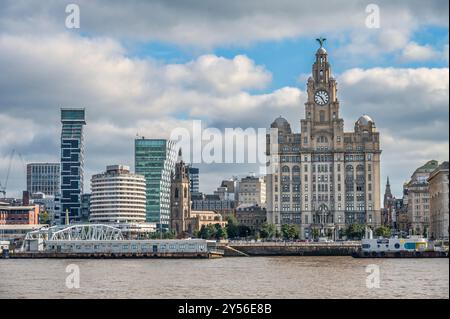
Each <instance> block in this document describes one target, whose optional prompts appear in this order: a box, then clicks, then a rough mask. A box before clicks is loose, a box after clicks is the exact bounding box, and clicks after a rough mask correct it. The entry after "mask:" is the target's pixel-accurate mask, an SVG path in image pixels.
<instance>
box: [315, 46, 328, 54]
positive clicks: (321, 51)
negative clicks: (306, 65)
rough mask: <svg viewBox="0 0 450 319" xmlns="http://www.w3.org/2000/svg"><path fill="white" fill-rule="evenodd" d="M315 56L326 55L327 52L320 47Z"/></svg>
mask: <svg viewBox="0 0 450 319" xmlns="http://www.w3.org/2000/svg"><path fill="white" fill-rule="evenodd" d="M317 54H327V50H325V48H324V47H320V48H319V49H318V50H317Z"/></svg>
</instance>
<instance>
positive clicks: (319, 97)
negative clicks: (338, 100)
mask: <svg viewBox="0 0 450 319" xmlns="http://www.w3.org/2000/svg"><path fill="white" fill-rule="evenodd" d="M328 101H329V96H328V92H327V91H325V90H319V91H317V92H316V94H314V102H316V103H317V104H319V105H325V104H327V103H328Z"/></svg>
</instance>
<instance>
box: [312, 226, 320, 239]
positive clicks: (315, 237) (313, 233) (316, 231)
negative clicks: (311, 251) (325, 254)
mask: <svg viewBox="0 0 450 319" xmlns="http://www.w3.org/2000/svg"><path fill="white" fill-rule="evenodd" d="M312 237H313V239H317V238H319V230H318V229H317V228H314V229H313V230H312Z"/></svg>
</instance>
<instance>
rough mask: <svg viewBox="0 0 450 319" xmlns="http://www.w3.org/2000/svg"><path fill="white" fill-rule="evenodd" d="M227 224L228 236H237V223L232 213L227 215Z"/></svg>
mask: <svg viewBox="0 0 450 319" xmlns="http://www.w3.org/2000/svg"><path fill="white" fill-rule="evenodd" d="M227 221H228V225H227V234H228V237H229V238H237V237H239V228H238V226H239V223H238V221H237V219H236V217H234V216H233V215H230V216H228V217H227Z"/></svg>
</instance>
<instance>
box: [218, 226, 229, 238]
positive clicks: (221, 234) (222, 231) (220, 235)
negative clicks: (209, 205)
mask: <svg viewBox="0 0 450 319" xmlns="http://www.w3.org/2000/svg"><path fill="white" fill-rule="evenodd" d="M217 226H219V227H217ZM227 237H228V235H227V230H226V228H223V227H222V226H220V224H216V239H217V240H220V239H227Z"/></svg>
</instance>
